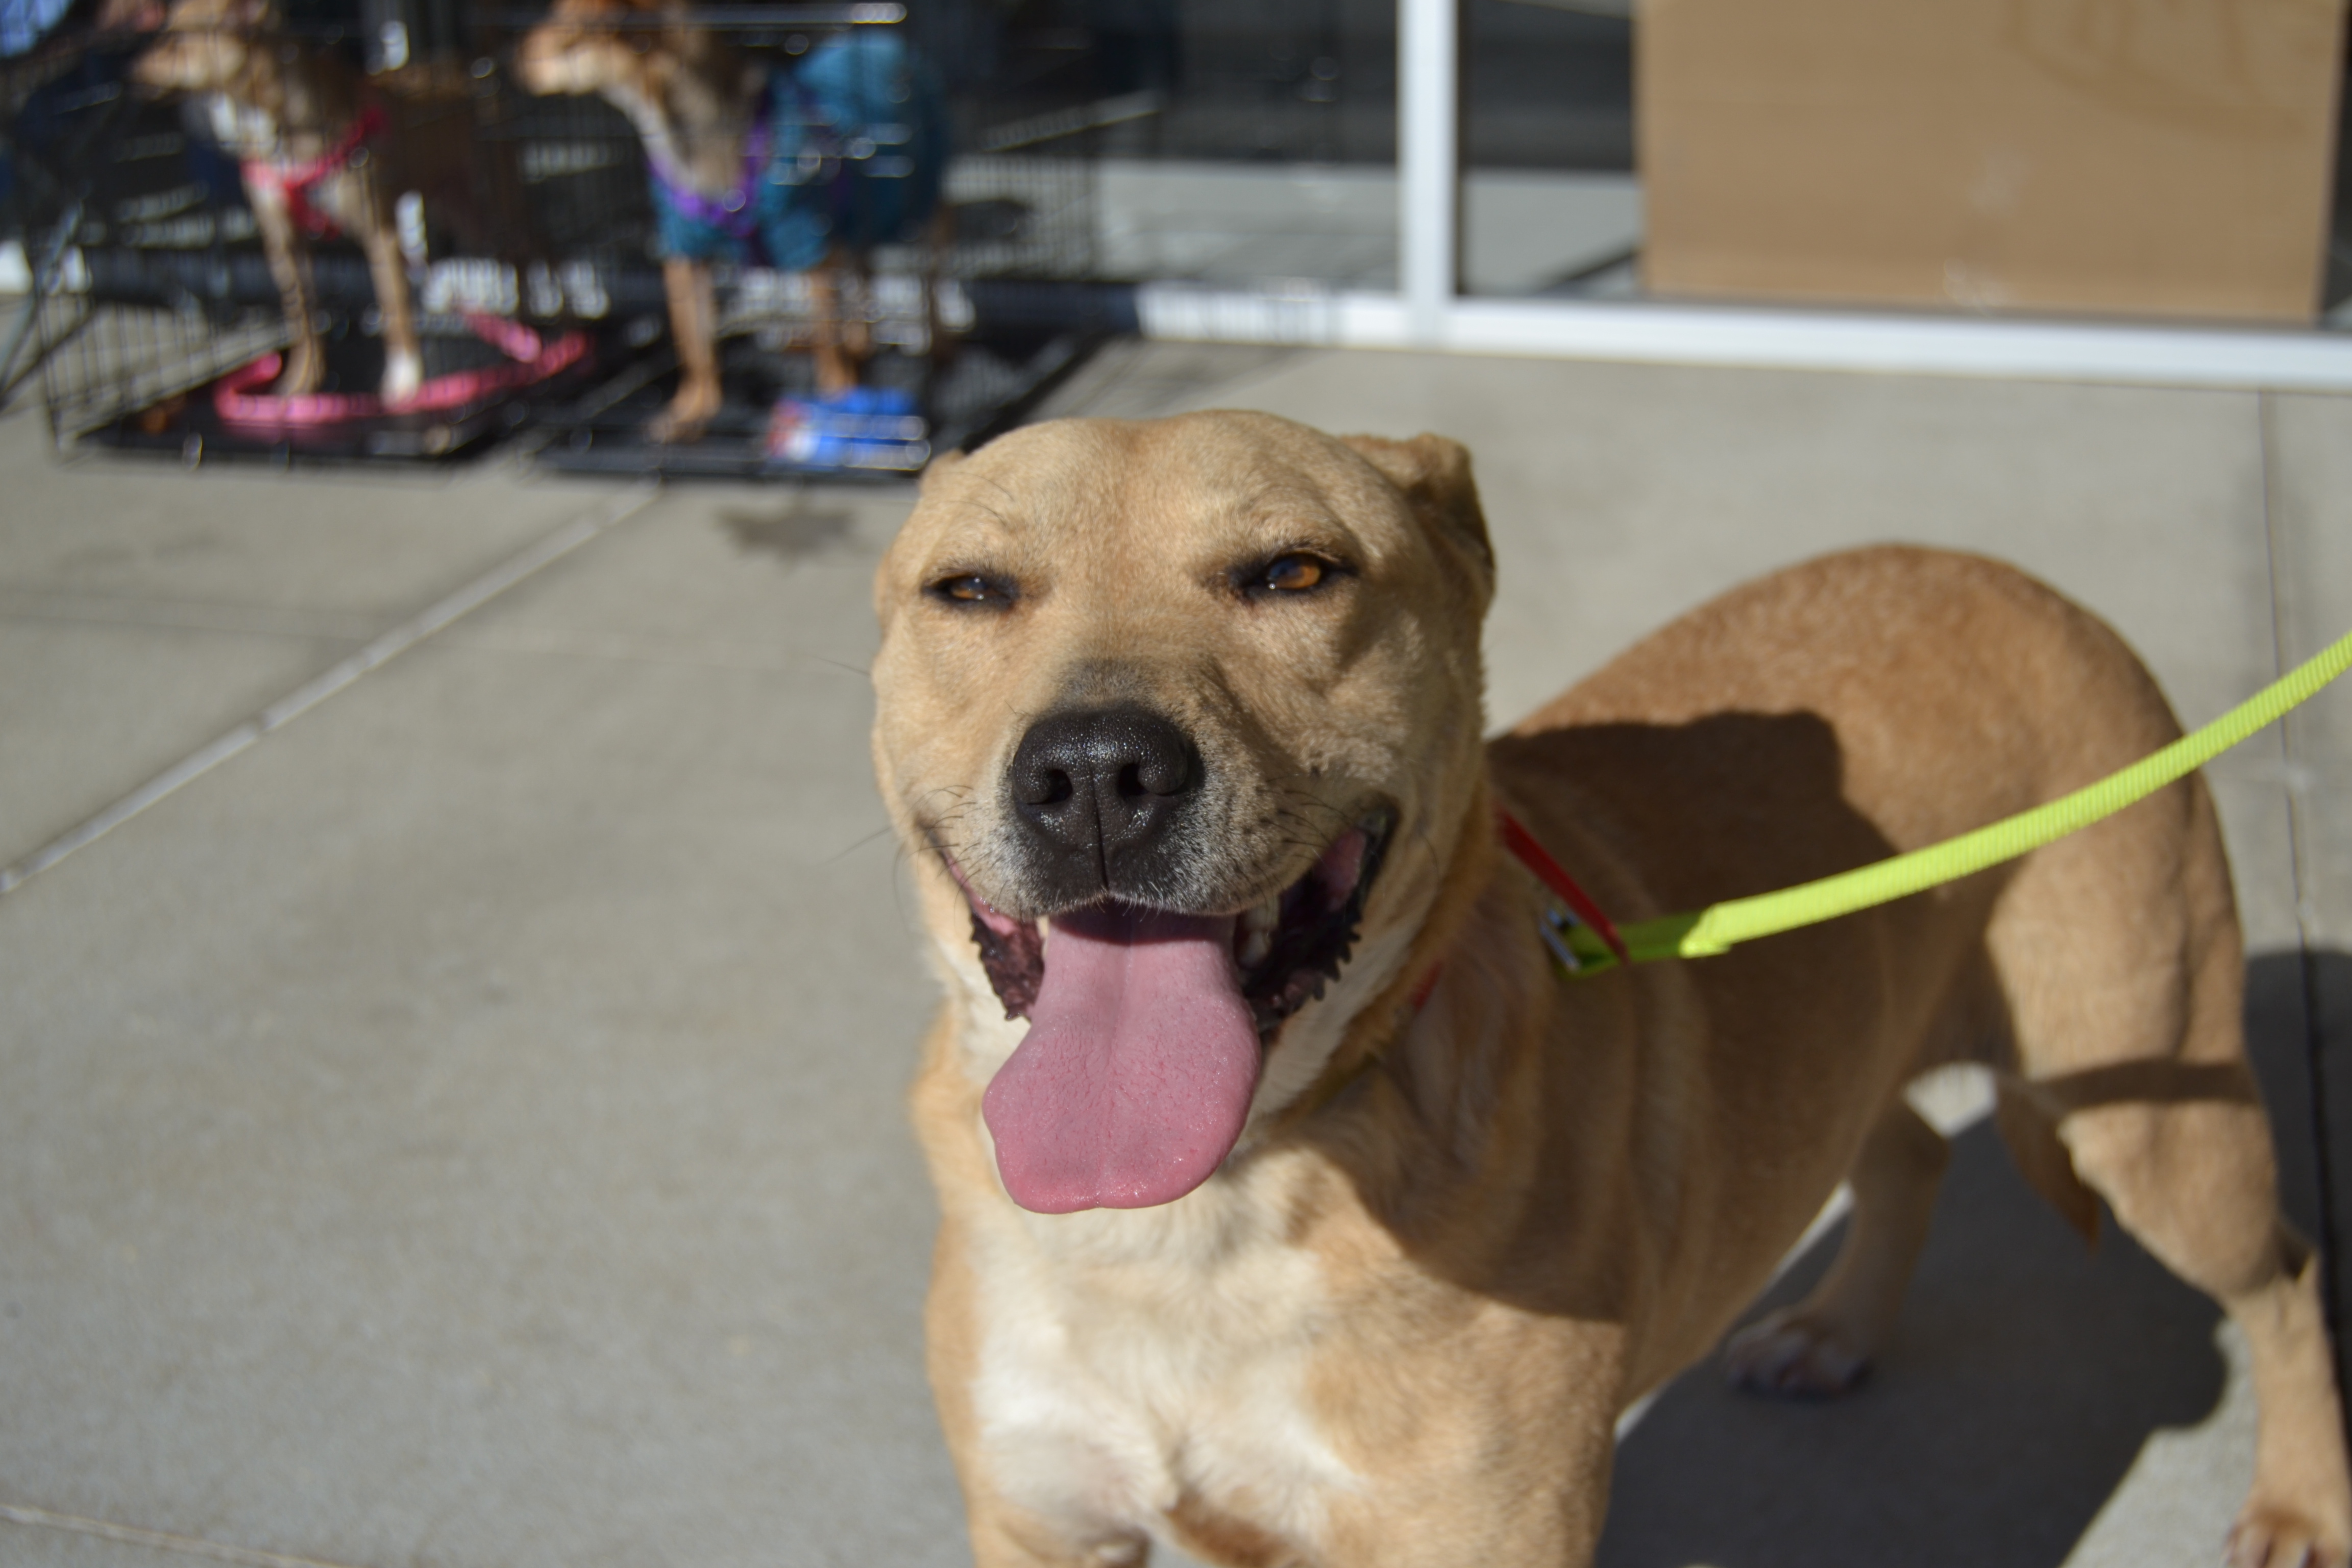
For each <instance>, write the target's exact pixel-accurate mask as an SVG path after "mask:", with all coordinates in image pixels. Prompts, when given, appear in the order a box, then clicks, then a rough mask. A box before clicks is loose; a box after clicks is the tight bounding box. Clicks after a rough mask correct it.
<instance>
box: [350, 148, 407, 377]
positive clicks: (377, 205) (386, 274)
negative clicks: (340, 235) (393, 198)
mask: <svg viewBox="0 0 2352 1568" xmlns="http://www.w3.org/2000/svg"><path fill="white" fill-rule="evenodd" d="M345 178H349V179H353V180H356V181H358V182H359V185H358V188H357V189H356V190H354V191H353V192H352V206H353V207H354V208H355V209H356V210H357V211H358V212H360V213H361V214H362V215H364V216H363V217H362V222H363V223H364V225H365V228H364V230H363V232H362V234H361V236H360V240H361V243H362V245H363V246H365V247H366V248H367V258H368V276H369V278H370V279H372V280H373V282H374V284H375V308H376V313H377V314H378V315H379V316H381V317H383V384H382V387H381V390H382V392H383V400H384V401H385V402H386V403H389V404H400V403H405V402H407V401H408V400H409V399H410V398H412V397H414V396H415V395H416V389H417V388H418V387H419V386H421V385H423V384H424V383H425V356H424V353H423V352H422V351H421V350H420V348H419V347H418V344H417V342H416V315H415V310H412V309H411V307H410V302H409V297H408V259H407V258H405V257H404V256H403V255H401V253H400V231H399V230H398V229H397V228H396V227H395V226H394V224H393V221H392V211H391V207H390V205H389V204H387V203H386V202H384V201H383V192H382V191H381V190H380V189H379V188H378V187H377V185H376V184H375V182H374V180H373V179H372V178H370V177H369V176H368V175H367V174H350V175H346V176H345Z"/></svg>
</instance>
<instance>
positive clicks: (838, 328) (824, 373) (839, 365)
mask: <svg viewBox="0 0 2352 1568" xmlns="http://www.w3.org/2000/svg"><path fill="white" fill-rule="evenodd" d="M847 265H848V257H847V255H846V253H845V252H843V251H841V250H838V249H836V250H835V251H834V252H833V254H832V255H830V256H828V257H826V258H824V263H823V264H822V265H820V266H818V267H816V268H813V269H812V270H811V271H810V273H809V309H810V312H811V314H812V315H813V316H814V321H813V322H812V324H811V330H812V335H813V338H814V342H812V344H811V352H812V353H814V356H815V358H816V391H817V395H818V396H820V397H838V396H840V395H842V394H843V393H845V392H855V391H856V389H857V368H858V367H857V362H858V359H859V357H860V356H859V353H858V352H857V348H856V344H855V343H854V342H853V338H854V337H855V335H856V333H857V332H858V331H860V330H862V327H863V323H858V324H857V326H856V327H848V326H845V325H844V324H843V323H842V320H841V274H842V270H843V268H845V267H846V266H847Z"/></svg>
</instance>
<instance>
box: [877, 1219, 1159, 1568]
mask: <svg viewBox="0 0 2352 1568" xmlns="http://www.w3.org/2000/svg"><path fill="white" fill-rule="evenodd" d="M978 1295H979V1281H978V1280H977V1279H975V1277H974V1276H973V1273H972V1270H971V1262H970V1256H969V1244H968V1242H967V1241H966V1239H965V1237H964V1235H963V1231H962V1227H961V1225H960V1224H959V1222H958V1220H957V1218H956V1217H955V1215H952V1214H950V1215H946V1216H945V1217H943V1218H942V1219H941V1220H940V1233H939V1239H938V1240H937V1242H936V1243H934V1244H933V1247H932V1249H931V1289H930V1295H929V1298H928V1299H927V1300H926V1301H925V1303H924V1310H923V1330H924V1349H925V1360H926V1362H927V1363H928V1367H929V1373H930V1380H931V1394H932V1397H933V1398H934V1400H935V1401H936V1402H937V1404H938V1406H939V1413H940V1426H941V1427H942V1428H943V1429H944V1431H945V1433H946V1436H947V1440H948V1452H949V1454H950V1456H951V1457H952V1458H954V1460H955V1468H956V1479H958V1480H959V1481H960V1482H961V1483H962V1487H963V1501H964V1517H965V1521H966V1523H967V1525H968V1526H969V1528H970V1531H971V1555H972V1561H973V1563H975V1564H976V1565H977V1568H1140V1565H1141V1564H1142V1563H1144V1561H1145V1560H1146V1559H1147V1558H1148V1557H1149V1556H1150V1540H1149V1538H1148V1537H1147V1536H1145V1535H1144V1533H1143V1532H1142V1531H1139V1530H1138V1529H1136V1528H1134V1527H1133V1526H1132V1525H1125V1524H1120V1523H1118V1522H1116V1521H1112V1520H1110V1519H1108V1517H1102V1516H1099V1515H1097V1513H1096V1510H1088V1509H1087V1508H1086V1507H1085V1506H1084V1500H1085V1494H1087V1492H1088V1491H1089V1490H1092V1488H1089V1487H1088V1486H1087V1482H1086V1479H1085V1477H1084V1475H1083V1474H1082V1472H1083V1471H1084V1469H1085V1468H1086V1467H1085V1465H1084V1463H1083V1460H1082V1459H1081V1460H1080V1462H1077V1463H1067V1462H1061V1459H1062V1458H1068V1456H1062V1457H1061V1458H1055V1457H1049V1456H1046V1455H1044V1454H1039V1455H1037V1456H1034V1458H1039V1459H1041V1460H1043V1463H1042V1465H1033V1466H1024V1464H1023V1462H1022V1459H1023V1457H1022V1456H1021V1455H1019V1454H1017V1453H1010V1454H1009V1453H1004V1452H996V1451H992V1450H991V1449H990V1448H989V1447H988V1446H987V1444H986V1443H985V1442H984V1441H983V1439H982V1433H981V1425H982V1424H981V1419H980V1415H979V1412H978V1411H977V1409H975V1407H974V1403H975V1402H974V1394H973V1391H974V1384H975V1383H976V1382H977V1380H978V1378H979V1375H980V1344H979V1341H980V1336H981V1325H980V1310H979V1300H978ZM1008 1466H1009V1468H1011V1469H1013V1470H1014V1471H1016V1472H1017V1471H1022V1470H1024V1469H1030V1468H1040V1469H1043V1470H1044V1471H1046V1472H1049V1473H1048V1474H1046V1475H1045V1486H1044V1490H1045V1492H1046V1493H1047V1494H1049V1495H1055V1496H1057V1497H1058V1498H1060V1499H1061V1500H1064V1501H1065V1502H1067V1503H1070V1504H1073V1505H1076V1506H1072V1507H1066V1508H1061V1509H1054V1508H1050V1507H1038V1506H1024V1504H1023V1503H1021V1502H1017V1501H1015V1500H1014V1499H1013V1497H1012V1496H1011V1495H1010V1488H1009V1486H1008V1481H1013V1480H1017V1479H1019V1478H1018V1476H1008V1475H1007V1473H1006V1471H1007V1468H1008Z"/></svg>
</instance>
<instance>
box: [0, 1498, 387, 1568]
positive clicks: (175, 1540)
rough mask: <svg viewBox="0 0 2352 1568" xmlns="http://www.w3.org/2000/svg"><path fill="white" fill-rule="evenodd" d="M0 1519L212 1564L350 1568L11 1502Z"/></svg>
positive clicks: (2, 1508)
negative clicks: (191, 1557)
mask: <svg viewBox="0 0 2352 1568" xmlns="http://www.w3.org/2000/svg"><path fill="white" fill-rule="evenodd" d="M0 1520H6V1521H8V1522H9V1523H11V1524H26V1525H30V1526H32V1527H33V1528H34V1529H36V1530H61V1531H67V1532H68V1533H70V1534H74V1535H94V1536H97V1537H98V1538H99V1539H100V1540H101V1541H119V1542H122V1543H123V1544H125V1545H128V1546H147V1547H152V1548H153V1549H154V1550H156V1551H158V1552H180V1553H182V1554H183V1555H185V1556H193V1557H209V1558H211V1559H212V1560H213V1561H214V1562H215V1563H238V1564H240V1565H242V1568H350V1565H349V1564H346V1563H329V1562H327V1561H325V1560H324V1559H323V1558H318V1557H289V1556H288V1555H287V1554H286V1553H284V1552H259V1551H256V1550H255V1549H254V1548H252V1547H249V1546H225V1545H223V1544H222V1543H221V1542H217V1541H205V1540H203V1539H201V1538H199V1537H197V1536H193V1535H173V1534H171V1533H169V1532H167V1531H161V1530H142V1529H140V1528H139V1527H138V1526H137V1525H134V1524H110V1523H108V1522H107V1521H105V1520H102V1519H83V1518H81V1517H80V1516H79V1515H77V1514H70V1513H51V1512H50V1511H49V1510H47V1509H45V1508H22V1507H19V1506H17V1505H16V1504H14V1503H5V1502H0Z"/></svg>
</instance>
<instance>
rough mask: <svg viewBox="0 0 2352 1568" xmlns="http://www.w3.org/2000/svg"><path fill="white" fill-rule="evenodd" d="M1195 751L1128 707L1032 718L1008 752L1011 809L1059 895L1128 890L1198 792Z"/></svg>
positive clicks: (1142, 877) (1145, 875) (1173, 731)
mask: <svg viewBox="0 0 2352 1568" xmlns="http://www.w3.org/2000/svg"><path fill="white" fill-rule="evenodd" d="M1201 776H1202V774H1201V753H1200V752H1198V751H1197V750H1196V749H1195V748H1194V747H1193V745H1192V742H1191V741H1190V740H1189V739H1187V738H1186V736H1185V734H1184V732H1183V731H1181V730H1179V729H1178V728H1177V727H1176V726H1175V725H1173V724H1171V723H1170V722H1169V721H1167V720H1165V719H1162V718H1161V717H1160V715H1158V714H1157V713H1153V712H1151V711H1150V710H1147V709H1143V708H1138V707H1133V706H1121V707H1117V708H1093V709H1079V710H1072V711H1069V712H1065V713H1055V714H1052V715H1050V716H1048V717H1046V718H1044V719H1040V720H1038V721H1037V722H1035V723H1034V724H1032V725H1031V726H1030V727H1029V732H1028V733H1027V734H1026V735H1024V736H1023V737H1021V746H1020V749H1019V750H1018V751H1016V752H1013V773H1012V778H1011V781H1010V783H1011V785H1012V790H1013V810H1014V812H1015V813H1016V814H1017V815H1018V816H1020V818H1021V821H1022V822H1023V824H1024V826H1027V827H1028V829H1029V831H1030V833H1031V834H1032V835H1033V836H1034V837H1035V839H1036V840H1037V841H1038V847H1040V848H1043V849H1044V850H1045V851H1046V857H1045V858H1046V859H1047V861H1048V862H1049V867H1050V868H1045V869H1046V873H1047V874H1046V879H1047V880H1049V881H1051V882H1053V883H1055V884H1056V887H1055V892H1056V893H1058V894H1060V895H1062V896H1066V897H1079V898H1084V897H1088V896H1091V895H1093V894H1097V893H1100V892H1103V891H1105V890H1109V891H1114V892H1129V891H1135V890H1139V883H1141V882H1144V881H1147V880H1149V879H1150V869H1149V862H1150V859H1151V857H1152V855H1153V852H1154V851H1156V850H1157V849H1159V848H1160V846H1161V844H1162V843H1163V841H1164V840H1165V839H1166V838H1167V837H1168V834H1169V830H1170V829H1171V827H1172V826H1174V825H1175V823H1176V821H1177V820H1178V819H1179V818H1180V817H1181V816H1183V813H1184V808H1185V807H1186V806H1188V805H1191V804H1192V801H1193V800H1194V799H1195V798H1196V797H1197V796H1198V795H1199V794H1200V787H1201Z"/></svg>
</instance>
